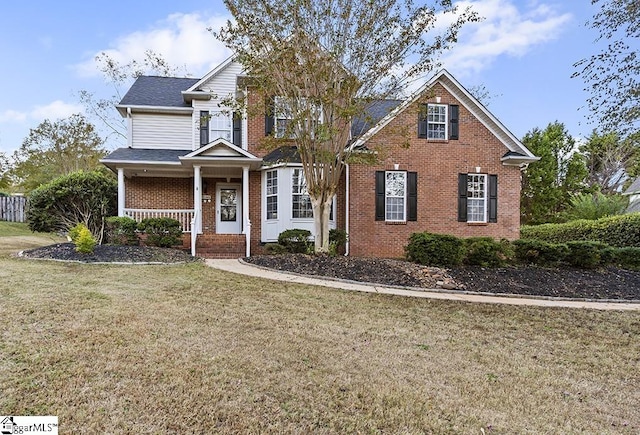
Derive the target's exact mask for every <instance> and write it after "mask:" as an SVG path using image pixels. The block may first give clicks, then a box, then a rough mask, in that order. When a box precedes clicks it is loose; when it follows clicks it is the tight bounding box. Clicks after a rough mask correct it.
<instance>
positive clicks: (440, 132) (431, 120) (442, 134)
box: [427, 104, 447, 139]
mask: <svg viewBox="0 0 640 435" xmlns="http://www.w3.org/2000/svg"><path fill="white" fill-rule="evenodd" d="M446 138H447V106H446V105H445V104H429V105H427V139H446Z"/></svg>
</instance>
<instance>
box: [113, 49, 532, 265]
mask: <svg viewBox="0 0 640 435" xmlns="http://www.w3.org/2000/svg"><path fill="white" fill-rule="evenodd" d="M247 82H248V80H247V79H246V76H245V75H244V72H243V68H242V66H241V65H239V64H238V63H237V62H235V61H234V59H233V58H229V59H227V60H226V61H225V62H223V63H222V64H220V65H219V66H217V67H216V68H215V69H213V70H212V71H211V72H209V73H208V74H207V75H205V76H204V77H202V78H201V79H191V78H171V77H148V76H143V77H140V78H138V79H137V80H136V81H135V82H134V84H133V85H132V87H131V88H130V90H129V91H128V92H127V94H126V95H125V96H124V98H123V99H122V101H121V102H120V104H119V105H118V106H117V109H118V110H119V112H120V113H121V115H122V116H123V117H125V118H126V120H127V123H128V143H127V147H124V148H119V149H116V150H115V151H113V152H112V153H111V154H109V155H108V156H107V157H105V158H104V159H103V160H102V163H103V164H105V165H106V166H107V167H109V168H110V169H111V170H113V171H114V172H115V173H117V175H118V214H119V215H120V216H130V217H133V218H135V219H137V220H140V219H143V218H145V217H153V216H170V217H173V218H176V219H178V220H179V221H180V222H181V223H182V225H183V231H184V246H185V248H186V247H189V246H191V249H192V253H194V254H195V253H197V254H198V255H202V256H206V257H217V258H223V257H238V256H244V255H247V256H248V255H251V254H257V253H262V252H263V249H264V248H263V246H264V244H265V243H268V242H275V241H277V238H278V235H279V234H280V232H282V231H284V230H285V229H289V228H303V229H308V230H310V231H312V233H313V229H314V226H313V216H312V210H311V204H310V202H309V197H308V195H307V194H306V188H305V183H304V175H303V173H302V167H301V165H300V163H299V157H298V156H297V152H296V148H295V141H292V142H291V144H290V145H289V146H283V147H281V148H278V149H276V150H269V149H265V147H264V146H263V145H264V141H265V137H266V135H269V134H275V135H278V134H280V132H279V130H280V127H281V126H282V125H283V124H284V123H286V115H283V114H279V113H278V112H277V111H276V112H275V113H272V114H268V115H265V113H266V110H264V107H265V99H264V98H263V97H262V96H260V95H258V94H257V93H256V92H253V91H252V89H251V87H250V86H249V85H247ZM229 97H231V98H243V99H244V100H245V101H246V102H247V106H248V107H251V108H257V109H259V110H248V111H245V112H243V113H237V112H236V113H230V110H228V109H226V110H225V106H224V101H223V100H225V98H229ZM367 110H368V114H369V116H367V117H366V118H362V119H356V120H354V122H353V123H352V137H353V139H352V141H351V142H350V143H349V144H345V145H348V146H350V147H352V148H353V150H354V151H356V152H362V153H376V155H377V156H378V163H377V164H376V165H374V166H372V165H370V164H364V163H362V164H356V163H352V164H349V165H347V168H346V170H345V173H344V174H343V178H342V182H341V186H340V189H339V191H338V193H337V195H336V197H335V199H334V203H333V207H332V211H331V216H330V221H331V223H330V227H331V228H343V229H345V230H346V231H347V233H348V234H349V246H348V253H349V254H350V255H355V256H379V257H400V256H402V255H403V253H404V246H405V245H406V244H407V241H408V238H409V236H410V234H411V233H414V232H420V231H431V232H437V233H448V234H454V235H457V236H464V237H467V236H491V237H495V238H507V239H515V238H518V236H519V227H520V171H521V169H522V168H523V167H525V166H526V165H527V164H529V163H530V162H533V161H535V160H537V158H536V157H535V156H534V155H533V154H531V152H530V151H529V150H527V149H526V147H525V146H524V145H523V144H522V143H521V142H520V141H519V140H518V139H517V138H516V137H515V136H514V135H513V134H512V133H510V132H509V130H507V129H506V128H505V127H504V126H503V125H502V124H501V123H500V121H498V120H497V119H496V118H495V117H494V116H493V115H492V114H491V113H490V112H489V111H488V110H487V109H486V108H485V107H484V106H483V105H482V104H480V103H479V102H478V101H477V100H476V99H475V98H474V97H473V96H472V95H471V94H470V93H469V92H468V91H467V90H466V89H465V88H464V87H463V86H462V85H460V83H458V82H457V81H456V79H455V78H454V77H453V76H452V75H451V74H450V73H448V72H447V71H444V70H443V71H440V72H439V73H437V74H435V75H434V77H433V78H431V79H430V80H429V81H427V82H426V83H425V84H424V85H423V86H422V87H421V88H420V89H419V90H418V91H417V92H415V93H414V94H413V96H411V97H410V98H408V99H407V100H404V101H400V100H387V101H378V102H374V103H372V104H371V105H370V106H369V107H368V109H367Z"/></svg>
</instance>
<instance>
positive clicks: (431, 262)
mask: <svg viewBox="0 0 640 435" xmlns="http://www.w3.org/2000/svg"><path fill="white" fill-rule="evenodd" d="M405 254H406V257H407V260H409V261H413V262H414V263H419V264H424V265H427V266H456V265H458V264H460V263H462V259H463V258H464V254H465V249H464V242H463V240H462V239H459V238H457V237H455V236H451V235H447V234H432V233H426V232H425V233H413V234H411V237H409V244H408V245H407V246H406V248H405Z"/></svg>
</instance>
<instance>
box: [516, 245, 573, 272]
mask: <svg viewBox="0 0 640 435" xmlns="http://www.w3.org/2000/svg"><path fill="white" fill-rule="evenodd" d="M513 248H514V252H515V256H516V259H517V260H518V261H520V262H522V263H527V264H536V265H538V266H557V265H558V264H560V263H562V262H563V261H564V260H565V258H566V257H567V254H568V253H569V248H568V247H567V245H565V244H553V243H548V242H544V241H541V240H523V239H520V240H514V241H513Z"/></svg>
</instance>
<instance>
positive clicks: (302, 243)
mask: <svg viewBox="0 0 640 435" xmlns="http://www.w3.org/2000/svg"><path fill="white" fill-rule="evenodd" d="M310 238H311V231H309V230H301V229H297V228H294V229H291V230H284V231H283V232H281V233H280V235H278V244H279V245H282V246H284V248H285V249H286V250H287V252H291V253H293V254H306V253H308V252H309V251H310V250H311V249H313V246H312V244H311V241H310Z"/></svg>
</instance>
